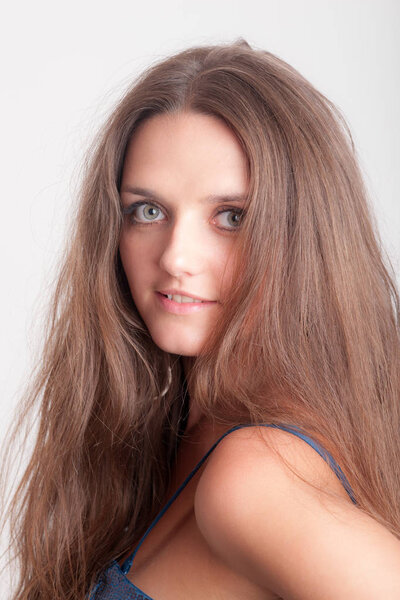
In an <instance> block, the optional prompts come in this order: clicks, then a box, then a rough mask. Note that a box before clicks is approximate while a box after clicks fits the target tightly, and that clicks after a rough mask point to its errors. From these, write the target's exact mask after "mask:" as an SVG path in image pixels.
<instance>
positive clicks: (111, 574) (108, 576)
mask: <svg viewBox="0 0 400 600" xmlns="http://www.w3.org/2000/svg"><path fill="white" fill-rule="evenodd" d="M260 425H262V426H263V427H275V428H276V429H282V430H284V431H288V432H289V433H292V434H293V435H296V436H297V437H299V438H301V439H302V440H304V441H305V442H307V444H309V445H310V446H311V447H312V448H314V450H316V452H318V454H319V455H320V456H322V458H323V459H324V460H325V461H326V462H327V463H328V464H329V466H330V467H331V469H332V470H333V471H334V472H335V474H336V475H337V477H338V478H339V479H340V480H341V482H342V484H343V487H344V488H345V490H346V492H347V493H348V495H349V496H350V499H351V500H352V502H353V504H357V502H356V500H355V498H354V495H353V491H352V489H351V487H350V484H349V482H348V480H347V478H346V476H345V475H344V473H343V471H342V470H341V468H340V467H339V465H338V464H337V463H336V461H335V460H334V459H333V458H332V456H331V455H330V454H329V453H328V452H327V451H326V450H324V449H323V448H322V447H321V446H320V445H319V444H317V443H316V442H315V441H314V440H312V439H311V438H310V437H308V436H307V435H305V434H304V433H302V432H301V431H300V429H299V428H298V427H296V426H294V425H293V426H290V427H286V426H283V425H272V424H266V423H260ZM254 426H255V425H252V424H245V425H237V426H236V427H232V428H231V429H229V430H228V431H226V432H225V433H224V434H223V435H222V436H221V437H220V438H219V439H218V440H217V441H216V442H215V444H213V446H212V447H211V448H210V449H209V450H208V452H207V453H206V454H205V455H204V456H203V458H202V459H201V460H200V461H199V462H198V463H197V465H196V466H195V467H194V469H193V470H192V471H191V473H190V474H189V475H188V476H187V477H186V479H185V481H184V482H183V483H182V484H181V485H180V486H179V488H178V489H177V490H176V492H175V493H174V495H173V496H172V498H170V499H169V500H168V502H167V503H166V505H165V506H164V507H163V508H162V509H161V511H160V512H159V513H158V515H157V516H156V517H155V519H154V520H153V522H152V523H151V525H150V526H149V527H148V529H147V530H146V531H145V533H144V535H143V536H142V538H141V539H140V540H139V542H138V544H137V546H136V548H135V550H134V551H133V552H132V554H131V555H130V556H128V558H127V559H126V560H125V561H124V563H123V565H122V566H120V565H119V563H118V562H117V561H116V560H114V561H113V562H112V563H111V564H110V566H109V567H108V568H107V569H105V571H103V572H102V573H101V574H100V576H99V578H98V581H97V583H96V585H95V586H94V588H93V589H92V590H91V592H90V594H89V600H153V598H151V597H150V596H148V595H147V594H146V593H145V592H143V591H142V590H140V589H139V588H138V587H136V586H135V585H134V584H133V583H132V582H131V581H130V580H129V579H128V578H127V573H128V572H129V570H130V568H131V566H132V563H133V559H134V558H135V555H136V553H137V551H138V550H139V548H140V546H141V545H142V543H143V542H144V540H145V538H146V537H147V536H148V534H149V533H150V531H151V530H152V529H153V527H154V526H155V525H156V524H157V523H158V521H159V520H160V519H161V517H162V516H163V514H164V513H165V512H166V511H167V510H168V508H169V507H170V506H171V504H172V503H173V501H174V500H175V499H176V498H177V496H179V494H180V493H181V491H182V490H183V488H184V487H185V486H186V484H187V483H188V482H189V481H190V480H191V478H192V477H193V475H195V473H197V471H198V470H199V469H200V467H201V466H202V464H203V463H204V461H205V460H206V459H207V457H208V456H209V454H211V452H212V451H213V450H214V448H215V447H216V446H217V445H218V444H219V442H220V441H221V440H222V439H223V438H224V437H225V436H226V435H228V434H229V433H231V432H232V431H235V430H236V429H240V428H242V427H254Z"/></svg>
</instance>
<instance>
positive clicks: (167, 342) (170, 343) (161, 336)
mask: <svg viewBox="0 0 400 600" xmlns="http://www.w3.org/2000/svg"><path fill="white" fill-rule="evenodd" d="M150 335H151V338H152V340H153V342H154V343H155V344H156V345H157V346H158V347H159V348H160V349H161V350H164V352H168V353H169V354H178V355H179V356H198V354H200V350H201V348H202V345H203V343H202V340H199V339H198V338H191V339H190V338H189V339H188V337H186V338H185V336H183V335H181V336H180V335H179V334H178V333H177V332H173V333H170V334H169V335H167V334H166V332H159V331H157V332H156V331H151V330H150Z"/></svg>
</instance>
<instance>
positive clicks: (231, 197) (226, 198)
mask: <svg viewBox="0 0 400 600" xmlns="http://www.w3.org/2000/svg"><path fill="white" fill-rule="evenodd" d="M123 193H128V194H136V195H138V196H144V197H145V198H149V199H151V200H156V201H158V202H162V203H166V202H167V201H166V200H165V199H164V198H163V197H162V196H160V195H159V194H156V193H155V192H153V191H152V190H148V189H146V188H142V187H133V186H131V185H126V186H124V188H123V189H122V190H121V194H123ZM246 199H247V195H246V194H212V195H211V196H207V198H205V200H204V202H206V203H208V204H218V203H219V202H245V200H246Z"/></svg>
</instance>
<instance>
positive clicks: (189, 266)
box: [119, 113, 248, 356]
mask: <svg viewBox="0 0 400 600" xmlns="http://www.w3.org/2000/svg"><path fill="white" fill-rule="evenodd" d="M133 187H134V188H145V189H146V190H148V191H149V190H150V191H151V192H152V193H153V194H154V195H155V197H156V202H153V201H152V199H151V198H148V197H144V196H143V194H140V193H134V194H133V193H130V192H129V188H130V189H132V188H133ZM247 193H248V170H247V157H246V155H245V154H244V152H243V150H242V148H241V146H240V143H239V142H238V140H237V138H236V136H235V134H234V133H233V132H232V131H231V130H230V129H229V128H228V127H227V126H226V125H225V123H223V122H222V121H221V120H219V119H217V118H215V117H212V116H208V115H202V114H197V113H177V114H170V115H157V116H155V117H152V118H151V119H149V120H147V121H145V122H143V123H141V124H140V126H139V127H138V129H137V130H136V132H135V133H134V136H133V137H132V140H131V142H130V144H129V147H128V149H127V153H126V157H125V162H124V168H123V174H122V181H121V188H120V194H121V201H122V204H123V206H124V208H127V207H129V206H130V205H131V204H132V203H134V202H142V203H143V205H142V207H140V208H137V209H135V214H136V216H139V218H140V219H142V220H143V219H145V218H146V217H145V215H143V206H144V205H147V208H149V205H150V207H151V206H153V207H154V206H157V210H158V211H159V214H158V216H157V220H155V221H154V222H151V223H149V222H148V221H145V223H143V222H141V223H140V224H136V222H135V223H132V219H131V220H130V217H129V216H128V215H125V217H124V225H123V228H122V232H121V237H120V246H119V249H120V255H121V260H122V264H123V267H124V270H125V273H126V275H127V279H128V282H129V286H130V290H131V294H132V298H133V300H134V302H135V305H136V307H137V309H138V311H139V313H140V314H141V316H142V318H143V320H144V322H145V323H146V325H147V327H148V329H149V332H150V334H151V336H152V338H153V341H154V342H155V343H156V344H157V345H158V346H159V347H160V348H161V349H163V350H165V351H167V352H171V353H173V354H180V355H183V356H195V355H198V354H199V352H200V351H201V347H202V345H203V344H204V342H205V340H206V339H207V337H208V336H209V333H210V331H211V328H212V327H214V326H215V320H216V319H217V318H218V316H219V314H220V311H221V307H222V301H223V297H224V293H225V291H226V289H227V286H229V285H230V283H231V275H232V272H231V271H232V269H231V267H232V260H231V259H232V251H233V250H234V245H235V239H236V237H237V231H234V228H233V227H231V228H230V229H229V230H226V226H227V224H228V225H229V222H228V223H227V217H228V216H230V217H232V209H235V208H236V209H240V208H242V207H243V206H244V203H245V201H244V198H245V196H246V195H247ZM227 195H230V196H232V195H242V197H243V198H242V199H239V200H236V201H235V200H229V201H228V200H218V201H216V199H215V196H227ZM211 197H214V199H212V198H211ZM224 209H225V213H221V212H220V211H223V210H224ZM228 209H230V213H229V212H228V213H227V212H226V211H227V210H228ZM153 210H154V209H153ZM160 211H161V212H160ZM228 221H229V220H228ZM223 226H225V228H224V227H223ZM167 289H168V290H169V289H175V290H182V291H184V292H186V294H185V295H186V296H189V297H198V298H202V299H206V300H212V301H213V302H214V303H213V304H212V305H209V306H207V307H206V306H204V307H202V309H201V310H198V311H197V312H193V313H191V314H184V315H183V314H172V313H171V312H169V311H168V310H165V308H164V307H163V305H162V303H160V296H159V294H157V292H159V291H160V290H167ZM192 295H193V296H192Z"/></svg>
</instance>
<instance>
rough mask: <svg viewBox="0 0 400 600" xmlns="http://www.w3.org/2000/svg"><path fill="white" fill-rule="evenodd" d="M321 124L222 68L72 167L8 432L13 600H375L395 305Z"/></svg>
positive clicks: (306, 91)
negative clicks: (53, 269)
mask: <svg viewBox="0 0 400 600" xmlns="http://www.w3.org/2000/svg"><path fill="white" fill-rule="evenodd" d="M393 282H394V277H393V274H391V273H390V272H389V270H388V268H387V266H385V263H384V260H383V253H382V248H381V242H380V239H379V234H378V231H377V228H376V225H375V224H374V220H373V216H372V212H371V209H370V208H369V203H368V199H367V197H366V191H365V189H364V186H363V182H362V179H361V176H360V171H359V168H358V166H357V161H356V156H355V150H354V147H353V142H352V139H351V135H350V133H349V131H348V129H347V127H346V124H345V122H344V120H343V119H342V117H341V116H340V114H339V113H338V111H337V110H336V109H335V107H334V106H333V105H332V104H331V103H330V102H329V101H328V100H327V99H326V98H325V97H324V96H323V95H322V94H320V93H319V92H318V91H316V90H315V89H314V88H313V87H312V85H311V84H310V83H308V82H307V81H306V80H305V79H304V78H303V77H302V76H301V75H300V74H299V73H297V71H295V70H294V69H293V68H291V67H290V66H289V65H287V64H286V63H285V62H283V61H282V60H280V59H278V58H277V57H275V56H273V55H272V54H270V53H268V52H265V51H262V50H257V49H252V48H251V47H250V46H249V45H248V44H247V43H246V42H244V41H243V40H239V41H238V42H236V43H233V44H227V45H220V46H213V47H200V48H190V49H188V50H186V51H184V52H181V53H179V54H177V55H175V56H172V57H170V58H168V59H166V60H164V61H162V62H160V63H159V64H157V65H155V66H153V67H152V68H150V69H149V70H148V71H147V72H145V73H144V74H143V75H142V76H141V77H140V78H139V79H138V80H137V81H136V82H135V84H134V86H133V87H132V88H131V89H130V90H129V91H128V92H127V93H126V94H125V95H124V97H123V98H122V100H121V101H120V103H119V104H118V106H117V107H116V109H115V111H114V112H113V114H112V115H111V117H110V119H109V120H108V122H107V123H106V125H105V127H104V128H103V130H102V131H101V132H100V134H99V136H98V137H97V139H96V143H95V144H94V146H93V148H92V149H91V155H90V160H88V162H87V172H86V176H85V179H84V182H83V186H82V194H81V201H80V205H79V211H78V214H77V218H76V224H75V228H74V233H73V235H72V236H71V240H70V242H69V246H68V249H67V252H66V258H65V262H64V264H63V266H62V269H61V273H60V278H59V281H58V285H57V288H56V291H55V295H54V299H53V304H52V314H51V320H50V325H49V330H48V333H47V337H46V345H45V348H44V353H43V357H42V359H41V363H40V369H39V372H38V373H37V375H36V378H35V379H34V383H33V385H32V388H31V389H30V392H29V395H28V400H27V403H26V409H25V411H24V412H23V414H22V415H21V419H20V421H19V422H18V424H17V425H16V429H18V428H20V427H21V426H22V423H23V422H24V420H26V419H27V416H28V414H29V410H30V409H32V408H33V407H34V406H36V403H37V402H38V401H39V399H40V402H41V403H40V421H39V431H38V435H37V441H36V446H35V448H34V451H33V454H32V458H31V460H30V462H29V464H28V467H27V469H26V472H25V474H24V476H23V478H22V480H21V483H20V485H19V487H18V489H17V491H16V493H15V496H14V497H13V502H12V506H11V523H12V532H13V540H15V554H16V556H17V558H18V560H19V565H20V579H19V583H18V585H17V587H16V590H15V592H14V595H13V596H12V598H13V599H14V600H23V599H24V600H28V599H29V600H34V599H35V600H36V599H37V600H39V599H40V600H50V599H51V600H53V599H54V600H55V599H57V600H67V599H71V600H72V599H74V600H76V599H78V598H80V599H84V598H90V600H111V599H116V598H118V599H121V600H128V599H140V600H142V599H143V598H147V599H154V600H168V599H172V598H174V599H176V598H179V599H182V600H183V599H186V598H191V599H200V598H201V599H204V598H210V599H211V598H221V599H223V598H229V599H230V600H231V599H238V600H239V599H240V600H242V599H244V598H246V599H249V600H261V599H263V600H268V599H273V598H275V599H276V598H283V599H284V600H295V599H296V600H299V599H300V600H303V599H304V600H314V599H315V600H317V599H318V600H320V599H321V598H324V599H325V598H326V599H331V598H332V599H334V598H335V599H337V598H343V599H345V598H351V599H352V600H358V599H359V600H367V599H368V600H369V599H374V600H377V599H379V598H382V599H383V598H384V599H385V600H395V599H398V598H400V480H399V460H400V437H399V435H398V433H399V430H400V378H399V374H400V370H399V364H400V337H399V331H400V327H399V317H400V311H399V296H398V292H397V290H396V288H395V285H394V283H393Z"/></svg>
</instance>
